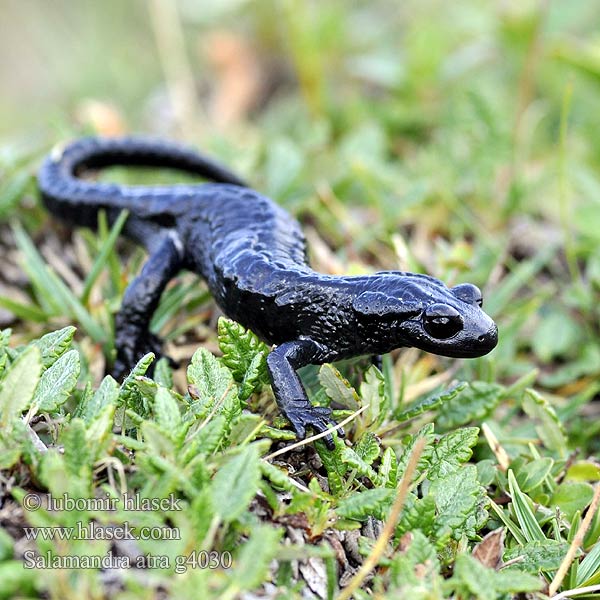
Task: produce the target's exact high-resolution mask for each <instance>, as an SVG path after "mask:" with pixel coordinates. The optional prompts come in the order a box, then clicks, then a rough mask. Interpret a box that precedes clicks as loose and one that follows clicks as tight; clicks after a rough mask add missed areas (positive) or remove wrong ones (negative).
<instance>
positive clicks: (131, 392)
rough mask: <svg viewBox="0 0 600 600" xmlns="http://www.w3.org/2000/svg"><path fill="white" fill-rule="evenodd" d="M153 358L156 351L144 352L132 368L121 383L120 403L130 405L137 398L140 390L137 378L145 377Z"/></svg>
mask: <svg viewBox="0 0 600 600" xmlns="http://www.w3.org/2000/svg"><path fill="white" fill-rule="evenodd" d="M153 360H154V353H152V352H148V354H144V356H142V358H140V360H138V361H137V363H136V365H135V366H134V367H133V369H131V371H130V372H129V374H128V375H127V377H125V379H124V380H123V383H122V384H121V389H120V390H119V398H118V404H119V405H125V406H129V405H130V404H131V403H132V402H133V401H134V400H137V398H138V396H139V391H138V385H137V381H136V380H137V378H138V377H143V376H144V375H145V374H146V371H147V370H148V369H149V368H150V365H151V364H152V361H153Z"/></svg>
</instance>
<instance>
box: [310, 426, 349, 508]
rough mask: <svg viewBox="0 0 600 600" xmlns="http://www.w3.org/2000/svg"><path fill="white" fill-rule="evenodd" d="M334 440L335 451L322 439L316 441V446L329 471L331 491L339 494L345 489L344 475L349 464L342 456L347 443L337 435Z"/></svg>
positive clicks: (328, 477) (335, 494)
mask: <svg viewBox="0 0 600 600" xmlns="http://www.w3.org/2000/svg"><path fill="white" fill-rule="evenodd" d="M333 441H334V443H335V450H333V451H331V450H328V449H327V447H326V446H325V444H324V443H323V442H321V441H320V440H319V441H318V442H316V443H315V448H316V449H317V452H318V453H319V457H320V459H321V462H322V463H323V466H324V467H325V470H326V471H327V481H328V483H329V491H330V492H331V494H332V495H333V496H337V495H339V494H341V493H342V491H343V489H344V483H343V477H344V475H345V474H346V472H347V471H348V465H347V464H346V463H345V462H344V460H343V458H342V453H343V451H344V450H345V448H346V445H345V444H344V443H343V442H342V441H341V440H340V438H339V437H337V436H334V438H333Z"/></svg>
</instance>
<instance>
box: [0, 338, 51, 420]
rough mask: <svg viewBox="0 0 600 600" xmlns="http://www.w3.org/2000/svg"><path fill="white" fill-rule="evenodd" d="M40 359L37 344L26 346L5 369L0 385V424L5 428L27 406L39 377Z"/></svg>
mask: <svg viewBox="0 0 600 600" xmlns="http://www.w3.org/2000/svg"><path fill="white" fill-rule="evenodd" d="M41 370H42V359H41V355H40V350H39V348H38V347H37V346H33V345H32V346H28V347H27V348H26V349H25V350H24V351H23V352H22V353H21V354H20V355H19V356H18V358H17V359H16V360H15V362H14V363H12V364H11V365H10V367H8V369H6V371H5V373H4V377H3V379H2V384H1V387H0V425H1V426H2V428H7V427H9V426H10V425H11V423H13V421H15V420H16V419H18V418H19V417H20V416H21V413H22V412H23V411H25V410H27V408H28V407H29V404H30V402H31V399H32V397H33V393H34V390H35V388H36V386H37V384H38V381H39V379H40V373H41Z"/></svg>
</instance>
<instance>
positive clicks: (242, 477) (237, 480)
mask: <svg viewBox="0 0 600 600" xmlns="http://www.w3.org/2000/svg"><path fill="white" fill-rule="evenodd" d="M259 460H260V459H259V455H258V448H257V446H256V445H250V446H246V447H245V448H244V449H243V451H242V452H241V453H240V454H237V455H236V456H234V457H233V458H230V459H229V460H228V461H227V462H226V463H225V464H224V465H223V466H222V467H221V468H220V469H219V470H218V471H217V473H216V475H215V477H214V479H213V482H212V486H211V489H212V500H213V506H214V507H215V510H216V511H217V513H218V514H219V516H220V517H221V519H223V521H226V522H231V521H233V520H234V519H237V518H238V517H239V516H240V515H241V514H242V513H243V512H244V510H245V509H246V508H247V507H248V504H249V503H250V500H252V498H253V497H254V495H255V494H256V492H257V490H258V485H259V482H260V465H259Z"/></svg>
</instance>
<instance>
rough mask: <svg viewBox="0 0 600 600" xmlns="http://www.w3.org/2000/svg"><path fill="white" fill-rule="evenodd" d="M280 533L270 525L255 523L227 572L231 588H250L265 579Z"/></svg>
mask: <svg viewBox="0 0 600 600" xmlns="http://www.w3.org/2000/svg"><path fill="white" fill-rule="evenodd" d="M281 534H282V531H281V529H276V528H275V527H272V526H270V525H256V526H255V527H254V528H253V529H252V532H251V534H250V538H249V539H248V541H247V542H246V543H245V544H243V545H242V547H241V548H240V551H239V552H238V554H237V556H236V558H235V568H234V569H233V570H232V571H231V572H230V573H229V574H228V578H229V581H230V582H231V583H230V585H231V587H232V588H233V589H235V590H240V591H241V590H251V589H253V588H255V587H257V586H260V585H261V584H262V583H263V582H264V581H265V578H266V577H267V573H268V571H269V564H270V563H271V561H272V560H273V559H274V558H276V556H277V554H278V552H279V540H280V538H281ZM231 597H233V596H231ZM236 597H237V596H236Z"/></svg>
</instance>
